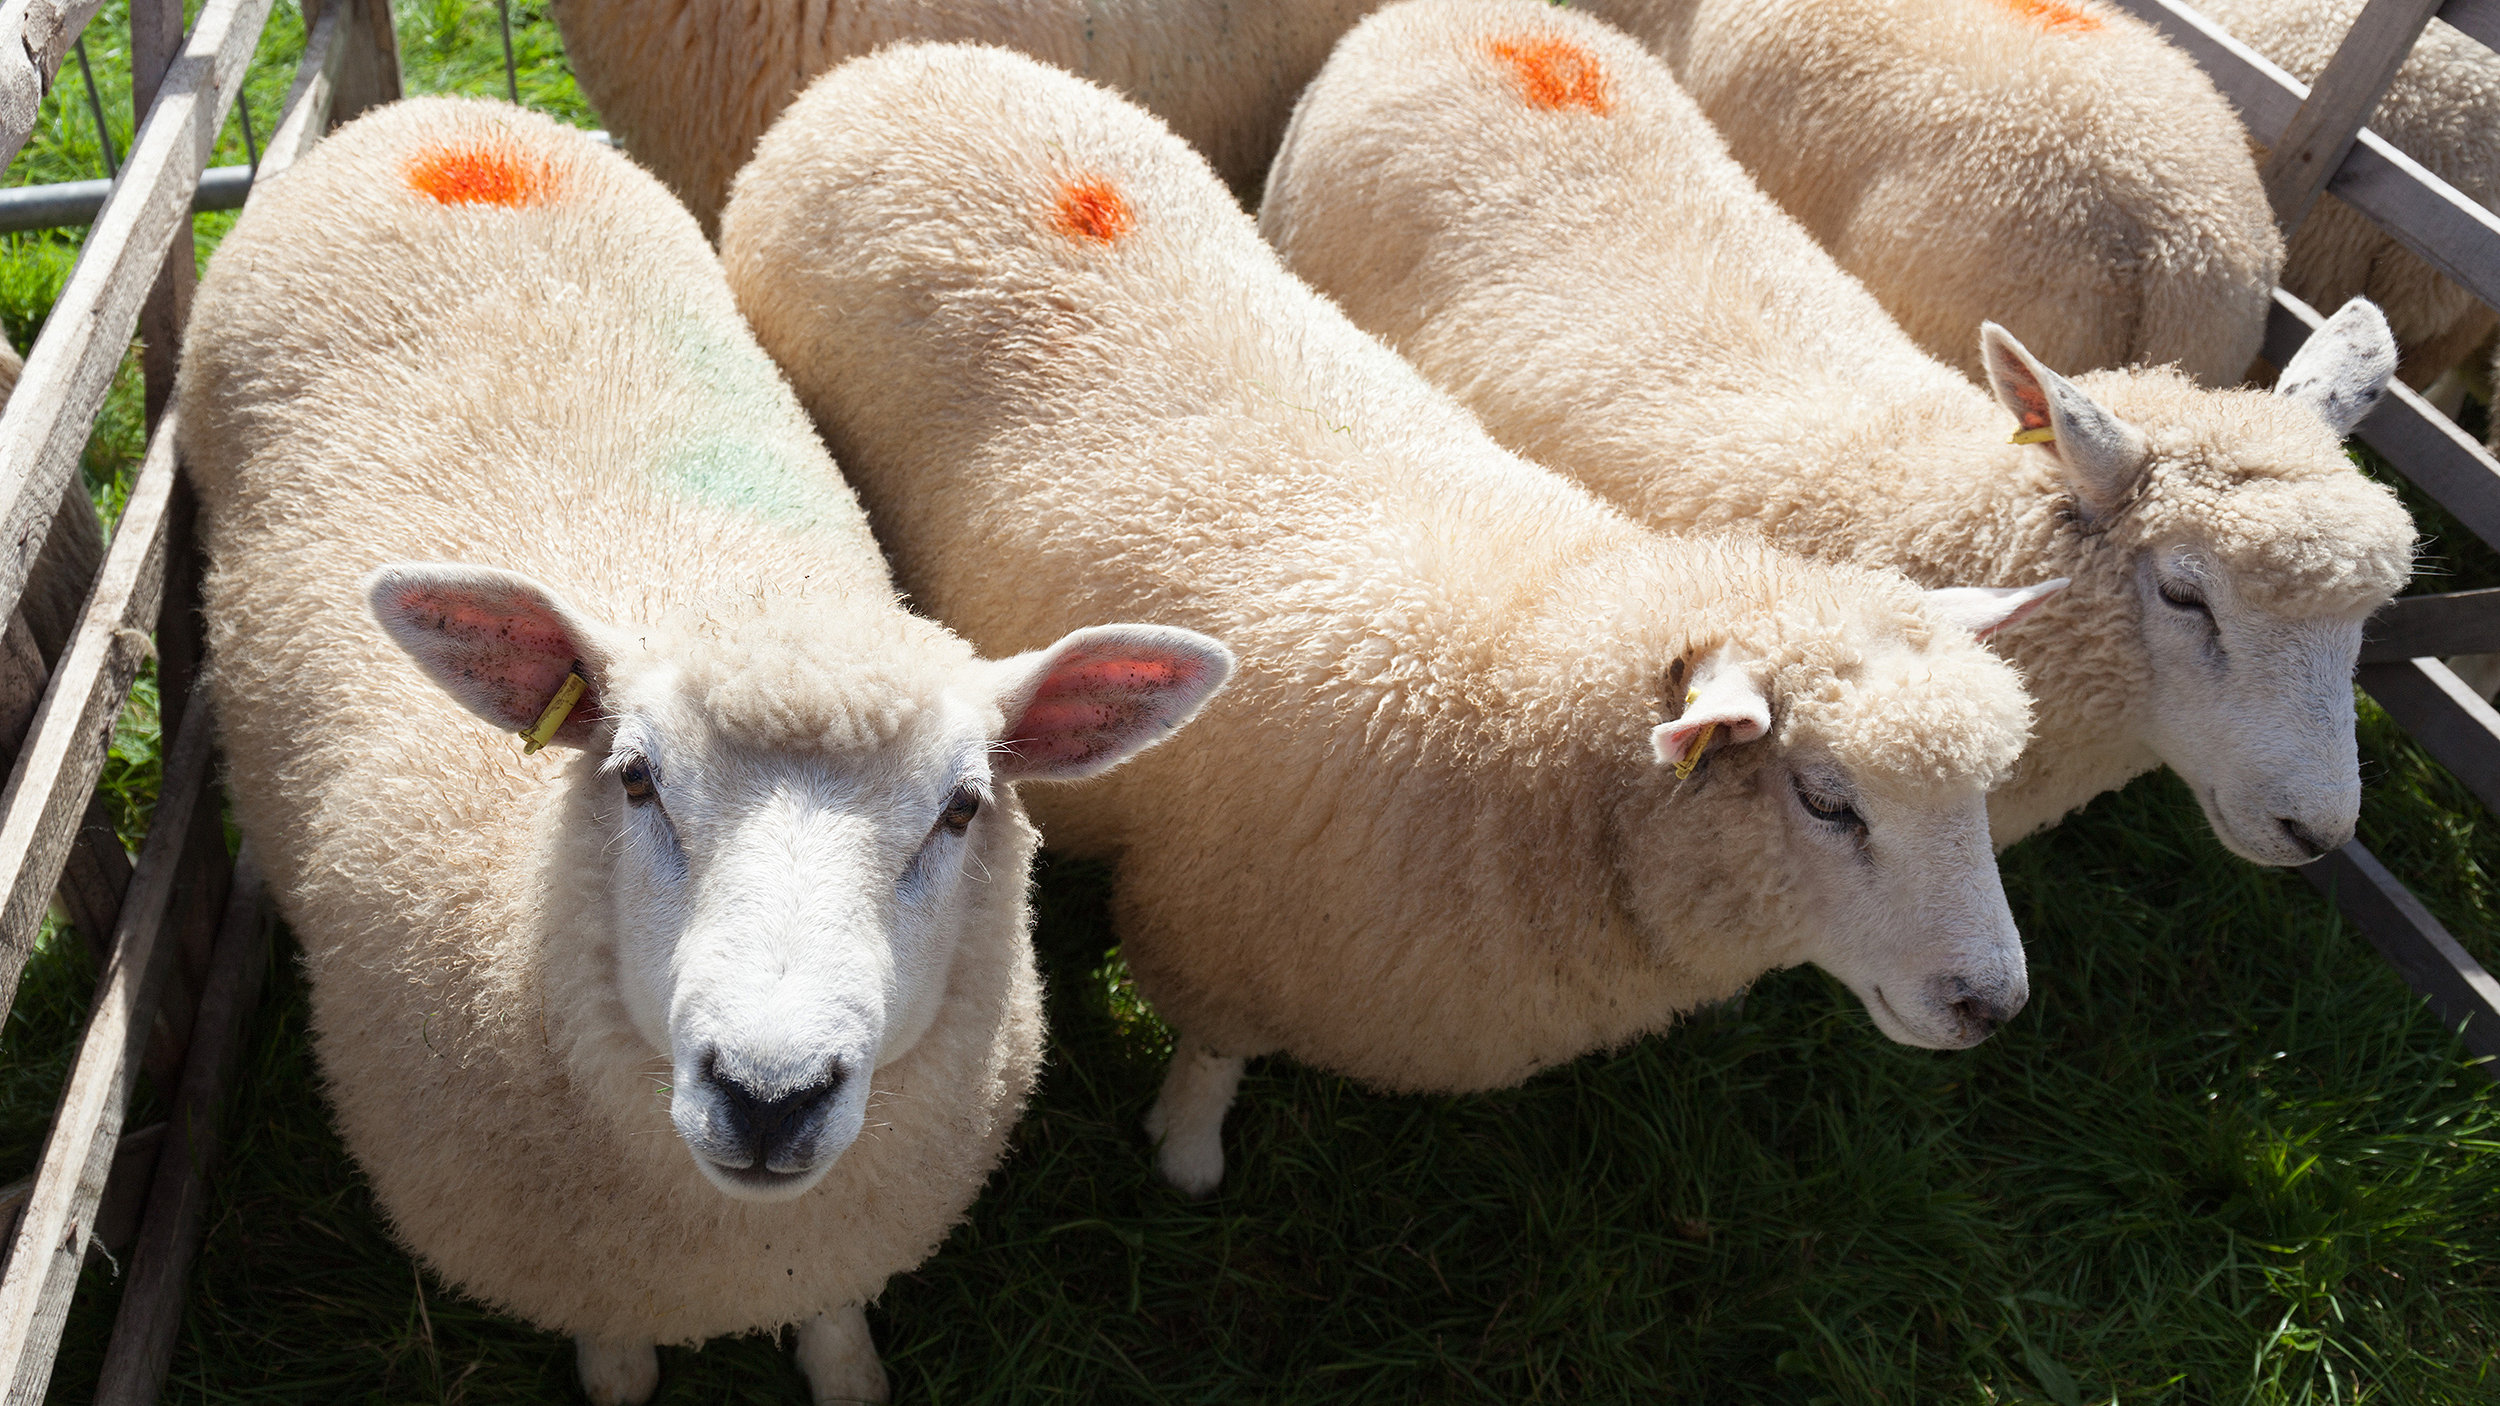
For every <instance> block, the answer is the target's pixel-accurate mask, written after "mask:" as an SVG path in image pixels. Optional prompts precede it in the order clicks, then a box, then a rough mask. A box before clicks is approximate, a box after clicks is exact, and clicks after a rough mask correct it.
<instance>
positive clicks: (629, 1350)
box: [573, 1334, 660, 1406]
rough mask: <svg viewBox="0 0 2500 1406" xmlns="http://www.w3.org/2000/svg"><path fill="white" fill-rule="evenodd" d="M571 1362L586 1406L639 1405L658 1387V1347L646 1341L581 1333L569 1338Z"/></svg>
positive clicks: (649, 1397) (648, 1398)
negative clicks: (571, 1351) (579, 1376)
mask: <svg viewBox="0 0 2500 1406" xmlns="http://www.w3.org/2000/svg"><path fill="white" fill-rule="evenodd" d="M573 1363H574V1366H575V1367H576V1368H578V1369H579V1370H580V1372H581V1374H582V1394H583V1395H584V1396H587V1397H589V1398H590V1406H642V1403H644V1402H646V1401H648V1400H650V1399H651V1393H653V1392H655V1391H657V1390H659V1389H660V1354H659V1350H658V1349H657V1348H654V1347H653V1346H652V1345H651V1344H649V1343H647V1342H632V1341H628V1340H625V1339H621V1338H594V1337H591V1336H589V1335H588V1334H584V1335H582V1336H581V1337H578V1338H575V1339H573Z"/></svg>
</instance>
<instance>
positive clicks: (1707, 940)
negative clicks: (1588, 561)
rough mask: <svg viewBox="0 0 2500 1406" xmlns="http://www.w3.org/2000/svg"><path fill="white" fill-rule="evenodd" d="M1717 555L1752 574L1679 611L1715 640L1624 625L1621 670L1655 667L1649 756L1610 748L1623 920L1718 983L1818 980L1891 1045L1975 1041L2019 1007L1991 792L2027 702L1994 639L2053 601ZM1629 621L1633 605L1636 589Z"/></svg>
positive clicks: (1703, 980) (2007, 763) (2011, 758)
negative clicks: (1842, 988) (1703, 622)
mask: <svg viewBox="0 0 2500 1406" xmlns="http://www.w3.org/2000/svg"><path fill="white" fill-rule="evenodd" d="M1728 550H1729V552H1730V553H1731V555H1734V554H1736V553H1746V554H1748V555H1751V556H1752V558H1753V560H1752V561H1750V562H1730V563H1721V564H1718V565H1717V566H1716V570H1715V572H1714V574H1716V575H1717V576H1718V577H1719V580H1720V582H1721V583H1723V584H1722V585H1721V586H1720V587H1719V594H1718V598H1717V600H1716V601H1712V602H1707V603H1705V604H1703V605H1702V606H1701V608H1699V609H1695V608H1693V606H1694V604H1695V603H1694V602H1692V601H1691V600H1689V599H1688V600H1687V601H1686V602H1685V609H1684V610H1682V611H1681V612H1680V613H1681V615H1682V616H1683V618H1684V619H1686V620H1692V619H1696V618H1704V619H1707V618H1712V617H1716V619H1715V621H1714V623H1713V625H1712V626H1711V628H1710V629H1709V630H1708V631H1707V632H1706V633H1705V634H1703V635H1701V636H1698V637H1695V636H1690V635H1685V636H1681V637H1679V635H1678V632H1677V631H1676V630H1675V629H1674V627H1673V626H1671V625H1669V626H1663V627H1662V626H1659V625H1657V624H1655V623H1653V624H1651V625H1650V626H1649V627H1648V628H1647V629H1646V630H1644V629H1643V628H1642V627H1641V626H1640V625H1639V624H1637V623H1635V622H1630V621H1626V622H1625V623H1624V624H1623V625H1622V627H1621V628H1622V629H1623V633H1624V635H1625V636H1626V637H1628V638H1627V639H1626V641H1625V645H1624V646H1623V647H1620V648H1619V649H1618V650H1616V651H1614V654H1615V657H1618V658H1629V659H1633V660H1636V661H1647V660H1655V659H1657V658H1658V657H1659V654H1660V653H1661V652H1663V653H1664V654H1665V656H1666V658H1665V660H1664V669H1663V674H1662V676H1661V677H1660V679H1659V682H1658V683H1657V684H1656V685H1655V686H1656V687H1657V689H1658V692H1657V693H1656V694H1655V695H1654V706H1655V707H1656V709H1657V711H1658V712H1659V713H1663V714H1664V715H1665V718H1664V721H1661V722H1657V723H1655V724H1654V725H1653V726H1651V728H1650V730H1649V733H1648V736H1647V739H1646V740H1647V743H1648V745H1647V746H1646V747H1643V748H1639V749H1638V754H1635V752H1634V748H1633V747H1632V746H1629V745H1627V744H1629V743H1630V742H1631V739H1630V738H1620V740H1610V741H1608V742H1606V743H1605V744H1603V745H1607V746H1610V747H1612V748H1616V749H1619V750H1618V754H1617V756H1616V758H1615V764H1616V767H1617V774H1618V775H1619V776H1620V777H1622V781H1621V783H1620V785H1619V789H1618V795H1619V796H1620V798H1621V799H1620V800H1619V802H1618V804H1617V805H1616V806H1615V807H1614V809H1613V811H1612V814H1611V816H1610V817H1609V821H1608V824H1609V830H1610V835H1609V848H1610V849H1611V851H1612V854H1613V858H1614V863H1615V866H1616V869H1617V873H1618V875H1619V876H1620V882H1621V884H1622V886H1623V893H1624V907H1625V908H1626V909H1627V910H1628V911H1629V913H1630V915H1631V917H1632V918H1633V920H1634V922H1635V923H1636V924H1637V925H1638V926H1639V927H1640V928H1641V929H1642V930H1643V931H1644V932H1645V933H1647V934H1649V935H1650V938H1651V940H1652V941H1653V942H1654V943H1656V944H1657V945H1658V947H1659V948H1660V955H1661V957H1662V958H1664V959H1666V960H1671V961H1674V962H1677V963H1679V964H1681V965H1683V966H1685V967H1688V968H1690V969H1691V970H1692V971H1693V973H1694V975H1695V977H1696V979H1697V984H1699V985H1701V986H1704V987H1705V988H1708V987H1715V988H1718V989H1728V988H1733V987H1739V986H1741V985H1743V984H1744V983H1746V982H1749V981H1751V980H1753V979H1754V978H1755V977H1757V976H1759V975H1760V974H1761V973H1762V972H1764V971H1766V970H1769V969H1771V968H1774V967H1780V966H1788V965H1793V964H1796V963H1799V962H1812V963H1814V964H1815V965H1817V966H1820V967H1822V968H1823V969H1824V970H1826V971H1828V972H1830V973H1831V974H1832V975H1834V976H1836V977H1838V978H1839V979H1840V980H1841V981H1842V982H1844V983H1845V984H1846V985H1848V987H1849V988H1850V989H1851V990H1852V991H1853V992H1854V993H1856V995H1857V996H1858V998H1859V999H1860V1000H1861V1001H1862V1002H1863V1003H1864V1004H1865V1006H1866V1009H1867V1011H1868V1013H1869V1015H1870V1016H1871V1017H1872V1018H1873V1020H1874V1021H1875V1024H1876V1026H1877V1028H1878V1029H1880V1030H1881V1031H1882V1032H1883V1033H1884V1034H1885V1035H1886V1036H1887V1037H1889V1038H1891V1039H1893V1040H1896V1041H1899V1042H1901V1043H1903V1044H1908V1045H1917V1046H1922V1047H1927V1048H1934V1049H1956V1048H1962V1047H1966V1046H1969V1045H1974V1044H1977V1043H1979V1042H1980V1041H1981V1040H1984V1039H1986V1038H1987V1037H1988V1035H1989V1034H1990V1033H1991V1032H1992V1031H1994V1030H1995V1029H1996V1028H1997V1026H1998V1025H2000V1024H2001V1023H2003V1022H2004V1021H2005V1020H2007V1019H2010V1018H2011V1017H2012V1016H2013V1015H2014V1014H2015V1013H2016V1012H2017V1011H2019V1010H2020V1009H2021V1008H2022V1006H2023V1004H2024V1002H2025V1000H2026V999H2027V998H2028V995H2029V985H2028V979H2027V974H2026V971H2025V966H2024V961H2023V950H2022V939H2021V936H2020V934H2019V933H2017V932H2016V930H2015V926H2014V919H2013V915H2012V912H2011V911H2010V910H2009V908H2008V907H2007V905H2006V900H2005V893H2004V889H2003V887H2002V886H2001V885H2000V883H1999V881H1998V877H1997V867H1996V856H1995V852H1994V851H1993V850H1992V849H1991V848H1990V847H1989V843H1988V813H1987V796H1988V791H1989V788H1990V787H1991V786H1993V785H1995V784H1996V783H1997V782H1998V781H1999V780H2001V779H2002V778H2003V777H2004V776H2005V775H2006V774H2007V773H2008V772H2009V771H2010V769H2011V768H2012V766H2013V764H2014V762H2015V759H2016V758H2017V757H2018V756H2019V755H2020V754H2021V752H2022V749H2023V745H2024V743H2025V742H2026V741H2027V740H2028V737H2029V729H2030V707H2029V701H2028V699H2027V698H2026V696H2025V695H2024V692H2023V689H2022V684H2021V681H2020V680H2019V679H2018V678H2017V677H2016V676H2015V674H2014V671H2013V670H2012V669H2011V668H2010V667H2008V666H2007V665H2006V664H2005V663H2004V661H2002V660H2000V659H1998V658H1997V657H1995V655H1994V654H1993V653H1991V652H1990V651H1989V649H1988V648H1987V647H1986V645H1984V644H1983V643H1982V640H1983V639H1984V638H1985V637H1986V636H1988V635H1990V634H1993V633H1995V632H1996V631H1998V630H2000V629H2003V628H2005V627H2007V626H2010V625H2012V624H2014V623H2015V622H2017V621H2019V620H2021V619H2023V618H2024V617H2026V616H2028V615H2029V614H2031V613H2032V612H2033V611H2035V610H2037V609H2039V608H2040V607H2041V606H2042V605H2043V604H2044V603H2045V602H2047V601H2048V600H2049V599H2050V598H2051V597H2052V596H2054V595H2055V594H2056V593H2057V592H2058V590H2060V589H2061V588H2062V587H2063V585H2064V583H2063V582H2049V583H2046V584H2043V585H2038V586H2033V587H2029V588H2025V589H2020V590H1990V589H1978V588H1955V589H1948V590H1936V591H1920V590H1918V589H1917V588H1916V587H1914V586H1912V585H1911V584H1910V583H1909V581H1907V580H1906V579H1905V578H1903V577H1901V576H1900V575H1898V574H1897V573H1894V572H1889V571H1872V570H1866V569H1862V568H1857V567H1843V566H1834V565H1829V564H1821V563H1812V562H1806V561H1803V560H1801V559H1797V558H1793V557H1787V556H1785V554H1779V553H1774V552H1770V551H1769V550H1767V549H1761V548H1758V547H1748V546H1744V545H1741V544H1733V543H1731V544H1729V546H1728ZM1765 570H1767V571H1768V572H1769V573H1772V574H1770V575H1768V576H1765V575H1759V574H1755V573H1757V572H1761V571H1765ZM1731 587H1732V588H1731ZM1705 589H1706V588H1705ZM1624 606H1625V613H1626V614H1627V615H1629V614H1631V613H1633V612H1637V611H1642V610H1643V609H1644V606H1643V605H1642V603H1641V602H1640V601H1639V599H1638V593H1635V594H1634V595H1633V596H1632V597H1631V598H1630V599H1627V600H1625V601H1624ZM1648 610H1649V612H1650V613H1651V614H1652V617H1653V621H1654V620H1657V619H1667V618H1672V616H1671V613H1670V611H1669V610H1667V609H1666V608H1664V606H1663V603H1659V604H1657V605H1652V606H1650V607H1648ZM1644 635H1646V641H1645V642H1641V643H1635V641H1642V637H1643V636H1644ZM1634 667H1636V668H1640V667H1650V665H1649V664H1648V663H1647V662H1642V663H1637V664H1635V665H1634ZM1596 678H1597V676H1596V675H1594V674H1593V675H1592V676H1591V681H1592V682H1596ZM1631 683H1632V681H1631V680H1630V679H1625V678H1620V677H1618V678H1617V679H1616V680H1615V681H1614V682H1613V685H1612V686H1613V688H1614V689H1616V690H1617V691H1618V692H1620V691H1624V690H1625V687H1626V685H1627V684H1631ZM1594 691H1595V690H1592V692H1594ZM1633 691H1637V686H1635V687H1634V690H1633ZM1588 706H1592V707H1599V708H1603V707H1608V706H1610V704H1609V703H1608V702H1607V701H1606V700H1605V699H1604V698H1602V697H1599V698H1592V699H1591V700H1590V702H1589V705H1588ZM1600 735H1601V736H1610V735H1612V730H1611V729H1602V730H1600Z"/></svg>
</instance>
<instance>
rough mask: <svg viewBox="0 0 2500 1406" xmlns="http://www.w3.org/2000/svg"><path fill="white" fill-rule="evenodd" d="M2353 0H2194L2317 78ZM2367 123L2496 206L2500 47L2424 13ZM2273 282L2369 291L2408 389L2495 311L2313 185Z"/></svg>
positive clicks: (2326, 294) (2470, 339) (2330, 298)
mask: <svg viewBox="0 0 2500 1406" xmlns="http://www.w3.org/2000/svg"><path fill="white" fill-rule="evenodd" d="M2362 3H2363V0H2197V9H2198V10H2200V11H2202V12H2203V13H2204V14H2205V15H2206V17H2207V18H2209V19H2211V20H2213V21H2214V22H2215V23H2216V24H2219V25H2221V26H2222V27H2223V28H2225V29H2227V30H2229V31H2230V32H2231V34H2232V35H2233V37H2235V38H2237V39H2239V40H2240V41H2242V42H2243V43H2245V44H2247V45H2248V46H2249V47H2250V48H2253V49H2255V50H2257V51H2258V52H2259V53H2262V54H2264V55H2265V56H2266V57H2267V58H2270V59H2272V60H2274V61H2275V62H2276V63H2277V64H2280V65H2282V67H2283V68H2284V69H2285V70H2286V71H2288V72H2290V73H2291V75H2292V76H2293V77H2295V78H2298V79H2300V80H2301V81H2302V82H2315V81H2316V80H2317V77H2318V75H2319V73H2321V72H2323V71H2324V70H2325V68H2326V61H2327V60H2328V59H2330V58H2332V57H2334V55H2335V50H2336V49H2337V48H2338V47H2339V46H2340V45H2341V44H2342V43H2343V41H2344V35H2345V33H2346V32H2347V31H2348V30H2350V29H2351V28H2352V23H2353V20H2354V19H2355V18H2356V17H2358V16H2359V15H2360V13H2361V6H2362ZM2370 126H2371V127H2372V128H2373V129H2375V130H2376V131H2377V132H2378V134H2379V135H2380V136H2382V137H2385V138H2387V139H2388V140H2389V141H2390V142H2393V143H2394V144H2395V145H2396V146H2397V148H2398V149H2400V150H2402V151H2403V152H2404V153H2405V154H2406V155H2408V156H2410V157H2412V158H2413V159H2414V160H2416V161H2419V162H2421V163H2422V164H2423V165H2424V166H2427V167H2429V168H2430V169H2431V170H2432V171H2435V172H2437V173H2438V174H2439V176H2440V177H2441V178H2442V179H2444V180H2446V181H2447V182H2448V183H2449V184H2451V185H2453V186H2455V187H2456V188H2457V189H2458V190H2460V191H2462V192H2464V193H2465V195H2466V196H2468V197H2469V198H2471V199H2474V200H2477V201H2480V202H2482V203H2483V204H2484V205H2486V206H2489V207H2492V208H2494V209H2500V136H2495V135H2494V134H2495V133H2500V54H2494V53H2493V52H2492V51H2491V50H2489V49H2487V48H2484V47H2483V45H2482V44H2481V43H2480V42H2478V41H2476V40H2474V39H2470V38H2467V37H2466V36H2465V35H2463V34H2461V33H2459V32H2457V31H2456V30H2455V29H2452V28H2450V27H2449V26H2448V24H2447V23H2446V22H2445V21H2442V20H2437V19H2434V20H2432V21H2431V23H2430V25H2429V26H2428V27H2427V28H2425V29H2424V30H2423V31H2422V37H2421V39H2420V40H2419V41H2418V42H2417V43H2416V44H2415V45H2414V47H2413V53H2412V55H2411V56H2410V57H2408V58H2407V59H2406V60H2405V62H2404V66H2403V67H2402V68H2400V69H2398V70H2397V71H2396V80H2395V82H2394V83H2393V84H2391V85H2390V86H2389V87H2388V89H2387V94H2386V96H2384V97H2382V98H2381V99H2379V104H2378V108H2377V110H2376V111H2375V112H2373V113H2371V114H2370ZM2283 286H2285V287H2286V288H2289V289H2291V290H2292V292H2294V293H2296V294H2298V295H2299V296H2300V297H2301V298H2302V299H2304V300H2306V301H2307V302H2309V303H2311V304H2313V305H2315V306H2318V307H2328V306H2331V305H2333V304H2335V303H2340V302H2342V301H2344V300H2345V299H2347V298H2353V297H2367V298H2369V299H2371V300H2372V301H2374V302H2376V303H2377V304H2378V305H2379V306H2380V308H2382V309H2383V310H2384V311H2385V312H2386V314H2387V321H2388V325H2389V326H2390V327H2391V328H2393V329H2394V331H2395V334H2396V344H2397V345H2398V346H2400V347H2402V348H2403V349H2404V359H2403V361H2402V363H2401V364H2400V366H2399V368H2398V374H2400V375H2401V376H2403V377H2404V379H2405V381H2406V382H2407V383H2408V384H2410V385H2412V386H2414V387H2415V388H2416V389H2419V388H2421V387H2424V386H2427V385H2429V384H2430V383H2431V382H2432V381H2434V380H2436V379H2438V378H2439V376H2440V375H2441V373H2443V372H2445V371H2447V370H2449V369H2450V368H2452V367H2454V366H2456V365H2457V364H2458V363H2459V362H2461V361H2463V360H2465V359H2466V358H2467V356H2468V355H2470V354H2471V353H2472V352H2473V351H2474V350H2475V349H2476V348H2477V347H2478V346H2480V345H2481V344H2482V342H2483V340H2484V339H2485V338H2487V337H2489V336H2490V335H2491V331H2492V328H2493V326H2494V325H2495V323H2500V315H2495V314H2494V313H2493V312H2492V310H2491V309H2490V308H2487V307H2485V306H2483V304H2482V303H2481V302H2480V301H2478V300H2477V299H2476V298H2475V297H2474V295H2473V294H2471V293H2468V292H2466V291H2465V290H2464V289H2463V288H2460V287H2458V286H2457V285H2456V284H2454V283H2452V282H2450V281H2449V280H2448V279H2446V278H2444V277H2442V276H2441V275H2440V274H2438V273H2436V272H2434V271H2433V270H2432V269H2431V267H2430V265H2428V264H2426V263H2423V262H2422V260H2421V259H2420V258H2419V257H2418V256H2416V255H2415V254H2414V253H2413V252H2412V251H2410V250H2408V249H2406V248H2405V247H2404V246H2403V245H2401V244H2398V243H2397V242H2396V241H2395V240H2394V239H2392V238H2390V237H2389V236H2387V235H2386V234H2383V233H2381V232H2380V230H2379V228H2378V226H2377V225H2375V224H2373V223H2371V222H2370V220H2369V218H2368V217H2367V216H2364V215H2362V214H2361V213H2360V212H2358V211H2356V210H2354V209H2353V208H2352V207H2351V206H2349V205H2346V204H2344V203H2343V202H2342V201H2340V200H2337V199H2336V198H2335V197H2334V196H2331V195H2327V196H2321V197H2320V198H2319V200H2318V203H2317V205H2316V206H2315V207H2313V208H2312V209H2311V210H2310V212H2309V217H2308V218H2307V219H2306V220H2305V221H2303V222H2302V224H2301V226H2300V228H2299V229H2298V230H2297V231H2295V232H2294V233H2293V235H2292V240H2291V248H2290V251H2289V254H2288V256H2287V258H2286V260H2285V263H2284V269H2283Z"/></svg>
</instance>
